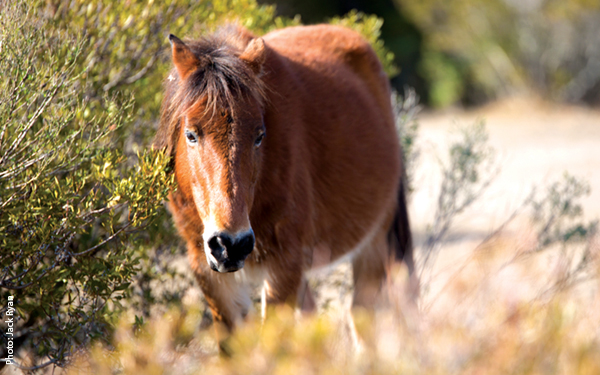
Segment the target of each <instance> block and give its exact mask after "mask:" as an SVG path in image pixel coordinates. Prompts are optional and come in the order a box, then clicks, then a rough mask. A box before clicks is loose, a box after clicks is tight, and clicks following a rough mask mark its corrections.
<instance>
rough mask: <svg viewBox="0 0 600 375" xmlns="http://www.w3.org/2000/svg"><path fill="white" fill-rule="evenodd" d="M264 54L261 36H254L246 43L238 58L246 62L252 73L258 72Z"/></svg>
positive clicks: (263, 43)
mask: <svg viewBox="0 0 600 375" xmlns="http://www.w3.org/2000/svg"><path fill="white" fill-rule="evenodd" d="M266 55H267V51H266V48H265V42H264V41H263V40H262V38H254V39H252V40H251V41H250V43H248V46H247V47H246V49H245V50H244V52H242V54H241V55H240V59H242V60H243V61H244V62H246V64H248V66H249V67H250V69H252V71H253V72H254V73H256V74H260V72H261V71H262V66H263V63H264V62H265V58H266Z"/></svg>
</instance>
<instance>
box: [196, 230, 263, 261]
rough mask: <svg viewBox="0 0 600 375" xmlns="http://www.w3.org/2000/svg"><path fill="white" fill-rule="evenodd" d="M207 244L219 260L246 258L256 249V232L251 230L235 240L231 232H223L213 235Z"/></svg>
mask: <svg viewBox="0 0 600 375" xmlns="http://www.w3.org/2000/svg"><path fill="white" fill-rule="evenodd" d="M207 244H208V247H209V248H210V252H211V254H212V255H213V256H214V257H215V259H216V260H217V261H226V260H231V261H237V260H244V259H246V257H247V256H248V254H250V253H251V252H252V250H253V249H254V233H253V232H252V231H249V232H248V233H246V234H244V235H242V236H240V237H238V238H236V239H235V240H233V239H232V237H231V236H230V235H229V234H227V233H225V232H221V233H218V234H216V235H214V236H212V237H211V238H210V239H209V240H208V242H207Z"/></svg>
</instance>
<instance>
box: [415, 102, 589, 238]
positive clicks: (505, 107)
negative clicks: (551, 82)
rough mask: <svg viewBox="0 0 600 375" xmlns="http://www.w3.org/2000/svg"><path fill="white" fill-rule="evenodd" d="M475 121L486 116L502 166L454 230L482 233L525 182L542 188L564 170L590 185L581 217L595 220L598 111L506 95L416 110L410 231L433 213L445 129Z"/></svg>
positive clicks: (524, 189) (516, 199) (519, 196)
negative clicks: (478, 104) (479, 104)
mask: <svg viewBox="0 0 600 375" xmlns="http://www.w3.org/2000/svg"><path fill="white" fill-rule="evenodd" d="M478 120H484V121H485V124H486V128H487V130H488V132H489V142H490V144H491V145H492V146H493V147H494V148H495V150H496V153H497V157H498V160H499V161H500V163H501V172H500V174H499V175H498V176H497V178H496V180H495V181H494V183H493V184H492V186H491V187H490V189H489V190H488V192H487V193H486V194H485V196H484V197H482V199H481V200H479V201H478V202H477V203H475V204H474V206H473V207H472V209H471V210H469V212H466V213H465V215H463V216H462V217H460V218H459V219H458V220H457V222H456V224H457V226H456V228H455V229H456V230H458V231H461V232H462V231H466V232H473V231H475V232H481V231H484V232H485V231H487V230H489V229H491V228H493V227H494V226H495V225H498V224H499V223H501V222H502V221H503V220H504V218H506V217H507V216H508V215H509V214H510V212H512V210H513V209H514V208H515V207H517V206H518V205H519V203H520V202H521V201H522V200H523V199H524V197H525V196H527V194H528V193H529V192H530V190H531V188H532V186H534V185H537V186H540V187H544V186H547V185H548V184H550V183H551V182H553V181H555V180H557V179H560V178H561V177H562V174H563V172H564V171H569V173H570V174H572V175H574V176H577V177H582V178H583V179H585V180H587V181H588V182H589V183H590V186H591V189H592V192H591V195H590V196H589V197H587V198H585V199H584V200H583V203H584V212H585V216H586V218H588V219H594V218H600V111H598V110H591V109H588V108H582V107H574V106H564V105H557V104H549V103H544V102H540V101H536V100H525V99H513V100H508V101H503V102H498V103H494V104H491V105H489V106H486V107H483V108H479V109H477V110H473V111H466V112H465V111H450V112H446V113H424V114H421V115H420V116H419V125H420V127H419V135H418V137H419V139H418V142H417V145H418V147H419V148H420V150H421V157H420V160H419V163H420V164H419V165H418V166H417V167H416V169H415V184H414V185H415V188H416V191H415V193H414V194H413V197H412V200H411V207H410V210H411V218H412V226H413V230H414V231H415V232H416V234H417V237H418V235H419V233H422V232H423V231H424V230H425V228H426V225H427V224H428V223H430V222H431V221H432V220H433V215H434V212H435V203H436V196H437V194H438V189H439V185H440V184H439V182H440V174H439V166H438V161H437V160H436V156H435V155H439V157H441V158H442V159H444V156H445V155H444V153H447V151H446V150H447V147H448V144H449V143H450V141H451V139H453V138H452V137H453V136H452V134H453V133H452V131H453V130H456V129H457V128H458V127H460V126H465V125H470V124H473V123H474V122H476V121H478ZM455 133H456V132H455ZM455 138H456V137H454V139H455Z"/></svg>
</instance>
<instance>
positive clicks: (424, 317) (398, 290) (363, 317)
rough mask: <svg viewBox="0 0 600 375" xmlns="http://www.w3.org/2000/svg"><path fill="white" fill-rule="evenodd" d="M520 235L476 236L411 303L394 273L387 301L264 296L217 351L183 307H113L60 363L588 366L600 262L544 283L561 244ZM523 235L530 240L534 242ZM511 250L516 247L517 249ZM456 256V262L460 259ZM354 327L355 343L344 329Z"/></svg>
mask: <svg viewBox="0 0 600 375" xmlns="http://www.w3.org/2000/svg"><path fill="white" fill-rule="evenodd" d="M526 244H527V241H523V240H522V239H511V238H503V239H501V240H495V241H492V242H490V243H488V244H485V245H483V246H480V247H479V248H478V249H477V250H476V251H474V252H473V256H471V257H469V258H468V259H467V260H466V261H464V262H462V263H460V262H458V263H457V264H456V266H455V268H454V269H453V270H452V271H451V273H452V276H451V277H450V278H449V279H448V280H449V281H446V282H444V285H443V287H442V288H441V289H440V288H438V289H435V290H434V289H432V292H430V293H427V294H425V295H423V296H422V297H421V299H420V301H419V310H420V311H419V312H418V313H417V314H415V312H414V311H411V309H410V303H407V302H405V300H404V299H403V298H402V291H403V290H404V288H405V286H404V285H403V280H404V279H405V278H406V277H405V276H406V275H405V274H404V273H403V272H399V273H398V275H397V277H396V278H395V279H394V280H393V281H391V282H390V289H391V290H392V291H391V292H390V293H389V294H388V295H389V296H390V298H389V301H388V303H386V304H384V305H382V306H379V307H376V308H375V309H374V310H373V311H364V310H358V311H354V312H353V314H352V316H353V318H350V316H351V315H350V314H349V311H348V309H347V307H343V306H338V307H332V308H330V309H329V310H328V311H326V313H323V312H321V313H318V314H315V315H309V316H299V314H297V313H296V312H294V311H293V310H292V309H291V308H289V307H286V306H280V307H273V308H271V309H270V310H269V312H268V317H267V319H266V321H265V322H264V323H262V321H261V319H260V316H258V314H254V315H251V316H250V318H249V319H248V321H247V322H246V323H245V324H243V325H242V326H241V327H240V328H239V329H238V330H237V332H236V333H235V334H234V336H233V337H232V338H231V339H230V341H229V345H230V348H231V349H232V353H233V354H232V356H231V357H230V358H222V357H220V356H219V354H218V350H217V343H216V341H215V336H214V333H213V330H212V329H211V328H209V329H200V322H201V320H202V313H203V311H201V310H200V309H198V308H194V307H191V306H188V307H186V308H185V309H182V310H179V311H171V312H169V313H167V314H165V315H163V316H160V317H157V318H155V319H151V320H149V321H148V322H145V323H144V324H142V325H141V326H137V327H136V328H134V326H133V324H132V323H133V321H134V319H133V317H132V316H127V317H124V318H123V320H122V321H121V324H120V326H119V328H118V330H117V333H116V335H115V338H114V342H113V347H112V348H108V347H94V348H93V349H91V350H90V351H89V352H87V353H85V354H82V355H81V356H79V357H78V358H77V360H76V361H75V362H74V363H73V364H72V365H71V366H70V368H69V369H68V372H69V373H71V374H76V373H90V374H95V375H101V374H113V373H119V374H178V375H183V374H194V373H210V374H399V373H401V374H451V373H452V374H455V373H459V374H590V375H592V374H599V373H600V340H599V338H600V291H599V290H600V288H599V286H600V278H599V277H598V276H599V274H600V267H598V252H599V249H598V246H597V243H596V245H595V247H594V252H593V254H594V257H595V258H594V260H593V261H594V262H595V263H594V264H595V268H594V272H595V273H594V275H593V277H591V278H589V279H588V281H586V282H585V283H580V284H577V285H574V286H570V287H568V288H563V289H561V290H554V291H553V292H551V293H543V291H544V290H545V289H544V287H545V286H547V285H549V283H551V282H552V281H554V279H555V278H556V277H559V274H557V273H556V269H555V268H554V267H552V266H551V264H552V263H553V262H555V261H556V260H557V259H558V258H557V257H559V256H560V255H559V254H558V252H556V253H555V254H550V255H549V254H548V253H544V254H537V255H531V256H528V257H523V258H514V256H513V255H514V251H515V249H519V248H520V247H523V246H526ZM533 245H534V244H533ZM521 251H522V250H521ZM459 263H460V264H459ZM354 327H355V329H356V332H357V333H358V342H354V340H353V335H352V331H353V329H354Z"/></svg>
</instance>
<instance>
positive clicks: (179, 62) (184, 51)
mask: <svg viewBox="0 0 600 375" xmlns="http://www.w3.org/2000/svg"><path fill="white" fill-rule="evenodd" d="M169 42H171V48H172V50H173V64H174V65H175V68H177V73H179V78H181V79H182V80H184V79H185V78H186V77H187V76H188V75H189V74H190V73H192V72H193V71H194V70H196V69H198V67H199V66H200V60H199V59H198V58H197V57H196V56H195V55H194V53H193V52H192V50H190V47H188V46H186V45H185V43H183V41H182V40H181V39H179V38H178V37H176V36H175V35H173V34H170V35H169Z"/></svg>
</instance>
